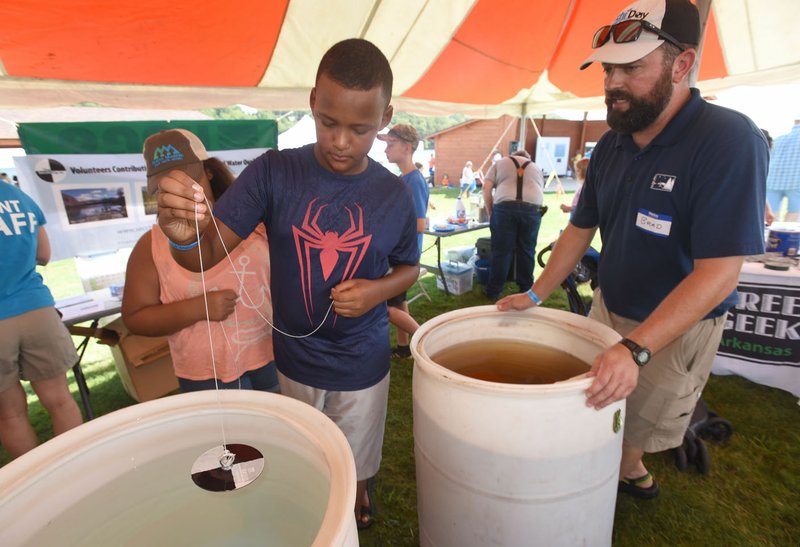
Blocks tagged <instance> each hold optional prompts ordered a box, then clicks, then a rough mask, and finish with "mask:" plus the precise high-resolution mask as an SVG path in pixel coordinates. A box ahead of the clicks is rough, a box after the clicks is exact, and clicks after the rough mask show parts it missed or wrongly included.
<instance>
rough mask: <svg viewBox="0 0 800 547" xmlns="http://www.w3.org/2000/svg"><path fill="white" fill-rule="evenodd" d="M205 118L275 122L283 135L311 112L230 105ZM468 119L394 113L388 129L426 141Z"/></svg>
mask: <svg viewBox="0 0 800 547" xmlns="http://www.w3.org/2000/svg"><path fill="white" fill-rule="evenodd" d="M200 112H202V113H203V114H205V115H206V116H210V117H212V118H214V119H215V120H276V121H277V122H278V133H283V132H284V131H286V130H287V129H290V128H291V127H292V126H294V124H296V123H297V122H299V121H300V119H301V118H302V117H303V116H304V115H306V114H308V115H310V114H311V112H310V111H308V110H290V111H281V110H256V109H254V108H249V107H247V106H244V105H232V106H226V107H224V108H204V109H202V110H200ZM467 119H468V118H467V117H466V116H464V115H463V114H451V115H450V116H418V115H416V114H408V113H406V112H395V115H394V116H393V117H392V122H391V124H390V127H391V126H392V125H394V124H396V123H407V124H409V125H411V126H413V127H414V128H415V129H416V130H417V132H418V133H419V135H420V137H421V138H422V139H423V140H427V138H428V135H431V134H432V133H436V132H437V131H441V130H443V129H447V128H448V127H452V126H454V125H458V124H460V123H463V122H465V121H466V120H467ZM425 144H426V146H425V147H426V148H432V143H427V142H426V143H425Z"/></svg>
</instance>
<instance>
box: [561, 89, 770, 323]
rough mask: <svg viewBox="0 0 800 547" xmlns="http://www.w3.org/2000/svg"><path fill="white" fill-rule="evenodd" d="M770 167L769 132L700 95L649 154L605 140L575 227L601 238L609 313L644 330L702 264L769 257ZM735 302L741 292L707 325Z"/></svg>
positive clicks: (626, 141)
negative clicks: (713, 260)
mask: <svg viewBox="0 0 800 547" xmlns="http://www.w3.org/2000/svg"><path fill="white" fill-rule="evenodd" d="M768 162H769V152H768V148H767V143H766V140H765V139H764V136H763V134H762V132H761V130H760V129H759V128H758V127H756V126H755V125H754V124H753V122H752V121H750V119H749V118H747V117H746V116H744V115H743V114H741V113H739V112H735V111H733V110H729V109H727V108H723V107H720V106H717V105H712V104H709V103H707V102H706V101H704V100H703V99H702V98H701V97H700V94H699V92H698V90H697V89H692V90H691V98H690V100H689V101H688V102H687V103H686V104H685V105H684V106H683V108H682V109H681V110H680V111H679V112H678V114H677V115H676V116H675V117H674V118H673V119H672V120H671V121H670V122H669V124H668V125H667V126H666V127H665V128H664V130H663V131H662V132H661V133H659V134H658V136H656V138H655V139H653V141H652V142H651V143H650V144H648V145H647V146H646V147H645V148H644V149H642V150H640V149H639V148H638V146H637V145H636V144H635V143H634V142H633V139H632V138H631V136H630V135H624V134H621V133H617V132H615V131H609V132H607V133H606V134H605V135H603V137H602V138H601V139H600V141H599V142H598V143H597V147H596V148H595V149H594V151H593V152H592V159H591V161H590V162H589V168H588V171H587V174H586V182H585V184H584V188H583V191H582V194H581V199H580V201H579V203H578V206H577V208H576V210H575V212H574V214H573V216H572V218H571V220H570V222H571V223H572V224H574V225H575V226H577V227H579V228H593V227H599V228H600V235H601V238H602V242H603V248H602V253H601V258H600V268H599V282H600V288H601V290H602V291H603V299H604V301H605V303H606V305H607V306H608V309H609V310H610V311H612V312H613V313H616V314H618V315H621V316H623V317H626V318H629V319H634V320H637V321H643V320H645V319H646V318H647V317H648V316H649V315H650V313H651V312H652V311H653V310H654V309H655V308H656V306H658V304H659V303H660V302H661V301H662V300H664V298H665V297H666V296H667V295H668V294H669V293H670V292H671V291H672V290H673V289H674V288H675V287H676V286H677V285H678V284H679V283H680V282H681V281H682V280H683V279H684V278H685V277H686V276H687V275H689V273H691V272H692V270H693V261H694V259H698V258H719V257H726V256H743V255H752V254H760V253H763V252H764V194H765V187H766V186H765V185H766V177H767V167H768ZM736 299H737V295H736V291H734V292H733V293H731V294H730V295H728V297H727V298H726V299H725V300H724V301H723V302H721V303H720V304H719V305H717V306H716V307H715V308H714V309H713V310H712V311H711V312H710V313H709V314H708V315H707V316H706V317H707V318H710V317H717V316H719V315H722V314H723V313H725V312H726V311H727V310H728V309H729V308H730V307H731V306H733V305H734V304H735V303H736Z"/></svg>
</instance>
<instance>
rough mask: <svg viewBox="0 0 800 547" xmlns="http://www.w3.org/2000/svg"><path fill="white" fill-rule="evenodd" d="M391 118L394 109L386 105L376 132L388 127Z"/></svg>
mask: <svg viewBox="0 0 800 547" xmlns="http://www.w3.org/2000/svg"><path fill="white" fill-rule="evenodd" d="M312 93H313V91H312ZM392 116H394V107H393V106H392V105H387V106H386V110H384V111H383V118H381V127H380V129H378V131H380V130H381V129H384V128H385V127H386V126H387V125H389V122H391V121H392Z"/></svg>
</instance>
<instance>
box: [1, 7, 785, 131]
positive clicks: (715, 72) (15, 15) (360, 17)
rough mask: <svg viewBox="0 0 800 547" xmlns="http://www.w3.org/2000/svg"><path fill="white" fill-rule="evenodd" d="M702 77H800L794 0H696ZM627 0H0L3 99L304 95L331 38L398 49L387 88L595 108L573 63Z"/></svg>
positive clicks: (594, 79) (487, 112)
mask: <svg viewBox="0 0 800 547" xmlns="http://www.w3.org/2000/svg"><path fill="white" fill-rule="evenodd" d="M697 2H698V7H699V8H700V11H701V14H702V16H703V19H704V20H705V22H706V26H705V29H706V32H705V41H704V44H703V47H702V56H701V64H700V70H699V75H698V80H699V82H700V87H701V89H702V90H703V91H704V92H714V91H717V90H720V89H723V88H727V87H731V86H734V85H740V84H765V83H784V82H790V81H796V80H799V79H800V33H798V32H796V30H795V29H794V28H793V26H794V23H795V21H796V15H797V6H798V2H797V0H713V1H712V0H697ZM629 3H630V2H629V0H192V1H188V0H135V1H134V0H117V1H114V2H110V1H107V0H59V1H53V0H3V3H2V6H3V7H2V10H0V107H2V108H18V107H46V106H66V105H76V104H80V103H86V102H90V103H97V104H101V105H105V106H116V107H123V108H178V109H195V108H202V107H219V106H227V105H231V104H237V103H241V104H246V105H249V106H252V107H256V108H261V109H271V110H292V109H304V108H307V107H308V93H309V90H310V88H311V86H312V85H313V83H314V76H315V72H316V67H317V64H318V62H319V59H320V58H321V56H322V54H323V53H324V51H325V50H326V49H327V48H328V47H330V46H331V45H332V44H333V43H335V42H337V41H339V40H341V39H344V38H350V37H363V38H366V39H368V40H370V41H372V42H374V43H375V44H376V45H378V47H380V48H381V50H382V51H383V52H384V53H385V54H386V56H387V57H388V58H389V60H390V61H391V65H392V68H393V70H394V74H395V90H394V94H395V97H394V100H393V102H394V104H395V107H396V108H398V109H401V110H405V111H410V112H416V113H420V114H446V113H453V112H460V113H464V114H467V115H471V116H478V117H495V116H498V115H500V114H504V113H508V114H520V113H526V114H534V113H544V112H548V111H550V110H553V109H555V108H596V107H598V106H600V103H599V101H598V99H597V96H598V95H599V94H600V93H601V92H602V70H601V68H600V67H599V66H597V65H596V64H595V65H593V66H591V67H590V68H589V69H587V70H585V71H579V70H578V66H579V65H580V63H581V62H582V61H583V59H584V58H585V57H586V56H587V55H588V54H589V43H590V40H591V36H592V35H593V33H594V31H595V30H596V29H597V28H598V27H599V26H601V25H603V24H606V23H608V22H610V21H611V20H613V18H614V17H615V16H616V14H617V13H618V12H619V11H621V9H622V8H624V7H625V6H626V5H627V4H629Z"/></svg>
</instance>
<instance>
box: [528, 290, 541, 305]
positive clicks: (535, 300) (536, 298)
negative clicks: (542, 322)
mask: <svg viewBox="0 0 800 547" xmlns="http://www.w3.org/2000/svg"><path fill="white" fill-rule="evenodd" d="M525 294H527V295H528V298H530V299H531V300H533V303H534V304H536V305H537V306H539V305H540V304H541V303H542V299H541V298H539V296H538V295H537V294H536V293H535V292H533V289H528V292H527V293H525Z"/></svg>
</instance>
